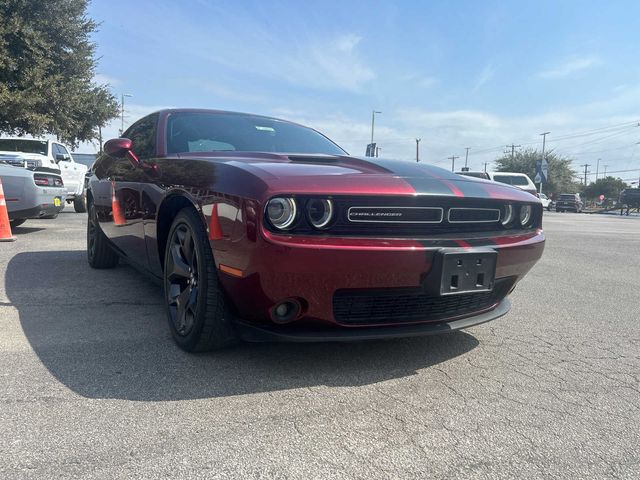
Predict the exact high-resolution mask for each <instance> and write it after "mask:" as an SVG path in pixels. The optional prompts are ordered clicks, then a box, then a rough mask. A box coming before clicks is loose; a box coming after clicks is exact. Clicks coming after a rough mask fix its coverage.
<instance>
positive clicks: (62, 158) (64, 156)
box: [56, 153, 71, 163]
mask: <svg viewBox="0 0 640 480" xmlns="http://www.w3.org/2000/svg"><path fill="white" fill-rule="evenodd" d="M70 158H71V155H69V154H68V153H57V154H56V163H60V162H61V161H63V162H65V161H67V160H69V159H70Z"/></svg>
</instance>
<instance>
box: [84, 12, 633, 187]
mask: <svg viewBox="0 0 640 480" xmlns="http://www.w3.org/2000/svg"><path fill="white" fill-rule="evenodd" d="M89 15H90V16H91V17H92V18H94V19H95V20H97V21H99V22H102V25H101V27H100V31H99V32H98V33H97V34H96V35H95V41H96V42H97V44H98V52H97V53H98V55H99V56H100V57H101V58H100V63H99V67H98V69H97V73H96V80H98V81H99V82H101V83H108V84H110V86H111V88H112V89H113V92H114V93H115V94H117V95H118V96H119V95H120V94H121V93H131V94H132V95H133V97H132V98H128V99H127V113H128V118H127V121H133V120H135V119H136V118H138V117H140V116H142V115H143V114H145V113H148V112H150V111H153V110H156V109H158V108H161V107H166V106H175V107H178V106H197V107H210V108H219V109H226V110H238V111H246V112H252V113H260V114H266V115H275V116H279V117H282V118H286V119H291V120H295V121H299V122H302V123H304V124H307V125H309V126H312V127H314V128H317V129H319V130H321V131H323V132H324V133H326V134H328V135H329V136H330V137H332V138H334V139H335V140H336V141H338V143H340V144H341V145H342V146H343V147H345V148H346V149H347V150H348V151H349V152H351V153H354V154H358V155H362V154H364V148H365V145H366V143H367V142H368V139H369V136H370V129H371V110H372V109H374V108H375V109H376V110H381V111H382V112H383V113H382V114H381V115H379V116H378V117H377V118H376V133H375V137H376V141H377V142H378V144H379V145H380V147H381V148H382V152H381V155H382V156H385V157H395V158H400V159H406V160H410V159H412V158H415V140H414V139H415V138H416V137H419V138H421V139H422V141H421V144H420V145H421V158H422V159H424V160H426V161H428V162H431V163H435V164H438V165H441V166H449V167H450V161H449V160H447V159H446V157H448V156H451V155H460V156H461V157H462V158H463V159H464V152H465V150H464V148H465V147H471V149H470V152H469V153H470V156H469V163H470V166H471V167H472V168H474V169H480V168H481V167H482V164H483V162H490V161H491V160H493V159H494V158H495V157H496V156H497V155H499V154H500V152H501V150H502V149H503V148H504V145H507V144H511V143H512V142H513V143H516V144H522V145H525V146H533V147H535V146H537V147H541V142H540V136H539V135H538V134H539V133H540V132H543V131H550V132H551V134H550V135H549V136H548V137H547V139H548V142H547V146H548V147H549V148H551V149H555V150H556V151H557V152H558V153H562V154H565V155H569V156H572V157H574V158H575V160H576V165H578V164H582V163H592V164H593V167H591V170H592V171H593V172H595V164H596V161H597V158H602V161H601V167H600V170H601V171H602V169H603V166H604V164H607V165H608V169H609V171H615V170H623V169H632V168H640V145H636V142H640V127H634V126H633V124H634V122H635V123H637V122H640V61H639V60H640V48H638V47H639V46H640V28H639V27H638V25H640V20H639V19H640V2H636V1H628V2H623V1H617V2H595V1H593V2H577V1H575V2H574V1H549V2H547V1H537V2H491V1H482V2H476V1H459V2H444V1H442V2H436V1H433V2H426V1H425V2H422V1H404V2H384V1H379V2H378V1H371V0H370V1H362V2H359V1H340V2H333V1H326V2H325V1H318V2H299V1H281V2H271V1H267V0H264V1H259V2H254V1H228V2H227V1H213V0H211V1H209V0H188V1H187V0H185V1H171V2H169V1H153V2H151V1H136V2H125V1H119V0H116V1H113V0H112V1H104V0H96V1H94V2H92V3H91V5H90V8H89ZM118 127H119V123H117V122H115V123H114V124H113V125H112V126H111V127H110V128H109V129H108V131H107V134H112V135H117V128H118ZM601 127H611V128H605V129H603V130H597V131H594V132H592V131H593V130H595V129H598V128H601ZM581 132H585V133H587V135H584V136H579V137H575V136H574V137H570V135H571V134H574V133H581ZM563 137H565V138H563ZM567 137H568V138H567ZM458 162H460V160H458ZM637 173H638V175H640V170H638V171H637ZM620 176H621V177H622V178H629V177H635V176H636V172H631V173H620Z"/></svg>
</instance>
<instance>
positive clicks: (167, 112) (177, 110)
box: [141, 108, 313, 129]
mask: <svg viewBox="0 0 640 480" xmlns="http://www.w3.org/2000/svg"><path fill="white" fill-rule="evenodd" d="M172 113H214V114H224V115H238V116H247V117H257V118H264V119H265V120H275V121H277V122H284V123H289V124H292V125H298V126H300V127H304V128H311V129H313V128H312V127H309V126H307V125H302V124H301V123H296V122H292V121H291V120H285V119H283V118H277V117H270V116H267V115H259V114H257V113H246V112H234V111H230V110H216V109H213V108H163V109H162V110H157V111H155V112H153V113H151V114H149V115H154V114H160V115H170V114H172ZM146 116H147V115H145V117H146ZM141 118H142V117H141Z"/></svg>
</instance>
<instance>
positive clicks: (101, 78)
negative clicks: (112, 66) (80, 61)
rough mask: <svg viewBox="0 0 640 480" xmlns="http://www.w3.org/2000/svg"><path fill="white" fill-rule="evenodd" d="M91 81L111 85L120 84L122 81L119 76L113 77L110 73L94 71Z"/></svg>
mask: <svg viewBox="0 0 640 480" xmlns="http://www.w3.org/2000/svg"><path fill="white" fill-rule="evenodd" d="M93 81H94V83H97V84H98V85H111V86H112V87H114V86H116V85H120V84H121V83H122V81H121V80H120V79H119V78H115V77H112V76H110V75H105V74H104V73H96V74H95V75H94V76H93Z"/></svg>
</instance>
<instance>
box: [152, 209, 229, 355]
mask: <svg viewBox="0 0 640 480" xmlns="http://www.w3.org/2000/svg"><path fill="white" fill-rule="evenodd" d="M163 277H164V281H163V283H164V296H165V306H166V311H167V319H168V321H169V329H170V330H171V335H172V336H173V338H174V340H175V341H176V343H177V344H178V346H179V347H180V348H182V349H183V350H185V351H187V352H204V351H209V350H215V349H219V348H223V347H227V346H229V345H233V344H234V343H236V342H237V336H236V334H235V331H234V329H233V325H232V316H231V313H230V311H229V308H228V304H227V301H226V298H225V295H224V292H223V291H222V288H221V286H220V283H219V281H218V273H217V271H216V264H215V262H214V259H213V253H212V252H211V247H210V245H209V239H208V237H207V232H206V230H205V227H204V225H203V223H202V220H201V219H200V217H199V216H198V214H197V213H196V212H195V211H194V210H193V209H192V208H184V209H182V210H181V211H180V212H179V213H178V215H177V216H176V218H175V220H174V221H173V224H172V225H171V229H170V230H169V236H168V239H167V247H166V249H165V257H164V274H163Z"/></svg>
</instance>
